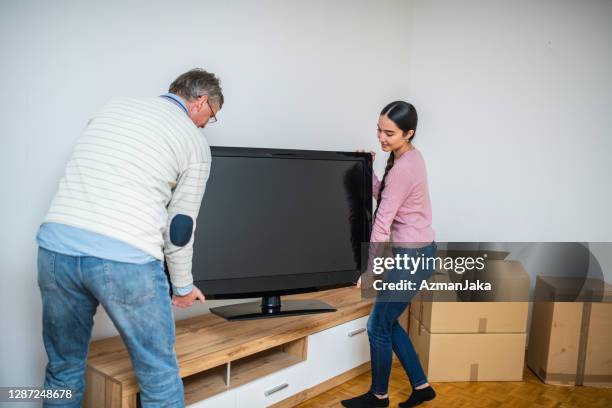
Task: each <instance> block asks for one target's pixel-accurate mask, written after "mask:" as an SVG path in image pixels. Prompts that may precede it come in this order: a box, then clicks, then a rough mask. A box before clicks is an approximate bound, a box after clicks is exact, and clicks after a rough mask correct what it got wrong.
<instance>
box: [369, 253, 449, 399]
mask: <svg viewBox="0 0 612 408" xmlns="http://www.w3.org/2000/svg"><path fill="white" fill-rule="evenodd" d="M436 249H437V246H436V244H435V242H433V243H431V244H429V245H427V246H424V247H422V248H415V249H408V248H393V255H394V256H395V255H397V254H399V255H401V256H402V257H403V256H404V254H406V255H408V256H409V257H422V256H423V257H425V258H427V257H435V256H436ZM432 274H433V268H422V267H421V268H418V269H417V270H416V271H415V273H414V274H410V271H407V270H398V269H391V270H389V271H387V272H386V273H385V276H384V278H383V281H384V282H400V281H401V280H402V279H406V280H411V281H413V282H415V283H416V289H415V290H405V291H402V293H393V294H391V293H389V292H381V291H379V292H378V293H377V297H376V301H375V303H374V306H373V307H372V311H371V313H370V317H369V319H368V325H367V328H368V337H369V340H370V358H371V365H372V386H371V388H370V391H371V392H372V393H375V394H378V395H383V394H386V393H387V390H388V387H389V376H390V375H391V363H392V357H393V352H394V353H395V355H396V356H397V358H398V359H399V361H400V362H401V364H402V366H403V367H404V370H406V374H407V375H408V379H409V380H410V384H411V385H412V388H413V389H414V388H415V387H418V386H420V385H423V384H425V383H427V377H426V376H425V373H424V372H423V368H422V367H421V363H420V362H419V359H418V357H417V354H416V351H415V350H414V346H413V345H412V342H411V341H410V338H409V337H408V334H407V333H406V331H405V330H404V328H403V327H402V326H400V324H399V322H398V320H397V319H398V317H399V316H400V315H401V314H402V313H403V312H404V310H405V309H406V307H407V306H408V304H409V303H410V301H411V300H412V298H413V297H414V296H415V295H416V293H417V292H418V288H419V286H420V284H421V281H422V280H427V279H429V278H430V277H431V275H432Z"/></svg>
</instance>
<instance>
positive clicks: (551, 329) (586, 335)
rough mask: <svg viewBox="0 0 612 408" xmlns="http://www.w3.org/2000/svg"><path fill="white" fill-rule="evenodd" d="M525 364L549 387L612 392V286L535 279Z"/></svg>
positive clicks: (566, 279)
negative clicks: (585, 387) (587, 387)
mask: <svg viewBox="0 0 612 408" xmlns="http://www.w3.org/2000/svg"><path fill="white" fill-rule="evenodd" d="M580 300H583V301H580ZM527 365H528V367H529V368H531V370H533V372H534V373H535V374H536V375H537V376H538V377H540V378H541V379H542V381H544V382H545V383H547V384H555V385H591V386H604V387H612V285H610V284H608V283H605V282H603V281H602V280H598V279H577V278H569V277H542V276H538V277H537V279H536V289H535V295H534V303H533V312H532V318H531V331H530V334H529V347H528V349H527Z"/></svg>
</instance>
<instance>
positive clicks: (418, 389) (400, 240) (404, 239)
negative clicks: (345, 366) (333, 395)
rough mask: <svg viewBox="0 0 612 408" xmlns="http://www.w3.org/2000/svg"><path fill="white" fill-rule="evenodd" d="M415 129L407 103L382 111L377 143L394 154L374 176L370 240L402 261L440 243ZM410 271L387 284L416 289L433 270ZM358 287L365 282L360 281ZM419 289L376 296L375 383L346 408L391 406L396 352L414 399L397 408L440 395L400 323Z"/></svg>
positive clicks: (430, 253)
mask: <svg viewBox="0 0 612 408" xmlns="http://www.w3.org/2000/svg"><path fill="white" fill-rule="evenodd" d="M416 127H417V112H416V109H415V108H414V106H412V105H411V104H409V103H407V102H402V101H396V102H391V103H390V104H388V105H387V106H385V108H384V109H383V110H382V111H381V113H380V117H379V119H378V140H379V142H380V145H381V148H382V150H383V151H385V152H390V155H389V159H388V161H387V166H386V168H385V173H384V176H383V178H382V180H381V181H380V182H379V181H378V179H377V178H376V176H375V175H374V176H373V194H374V197H375V198H376V200H377V206H376V211H375V216H374V225H373V228H372V236H371V238H370V241H371V242H372V245H373V246H375V245H377V243H384V242H386V241H391V242H392V248H393V255H394V256H396V255H398V254H399V255H400V256H401V257H404V255H407V256H408V257H422V258H428V257H435V255H436V244H435V242H434V231H433V229H432V227H431V204H430V200H429V190H428V187H427V173H426V169H425V161H424V159H423V156H422V155H421V153H420V152H419V151H418V150H417V149H416V148H415V147H414V146H413V145H412V141H413V139H414V133H415V131H416ZM372 155H373V156H374V154H372ZM378 245H379V246H380V245H381V244H378ZM421 265H423V264H421ZM423 266H428V265H423ZM411 272H412V271H409V270H405V269H392V270H389V271H387V272H386V273H385V275H384V278H383V281H384V282H400V281H401V280H402V279H406V280H410V281H413V282H415V286H416V288H418V287H419V286H420V282H421V280H423V279H425V280H426V279H429V277H430V276H431V274H432V273H433V269H431V268H427V267H421V268H417V270H415V271H414V273H411ZM360 284H361V280H360V282H358V285H359V286H360ZM417 291H418V289H417V290H414V291H408V290H406V291H402V293H401V294H399V295H398V294H392V295H390V294H389V293H384V294H383V293H382V292H378V293H377V297H376V302H375V303H374V306H373V307H372V311H371V313H370V317H369V319H368V326H367V327H368V337H369V341H370V356H371V365H372V385H371V387H370V390H369V391H368V392H367V393H365V394H363V395H360V396H358V397H355V398H352V399H348V400H344V401H342V405H344V406H345V407H350V408H360V407H387V406H389V398H388V394H387V388H388V385H389V376H390V374H391V362H392V356H393V352H395V354H396V355H397V357H398V359H399V360H400V362H401V363H402V366H403V367H404V369H405V370H406V373H407V375H408V378H409V380H410V383H411V385H412V394H411V395H410V398H408V400H406V401H404V402H402V403H400V404H399V406H400V407H402V408H404V407H413V406H416V405H419V404H421V403H422V402H425V401H429V400H432V399H433V398H435V396H436V393H435V392H434V390H433V388H432V387H431V386H430V385H429V383H428V382H427V378H426V377H425V374H424V372H423V368H422V367H421V364H420V363H419V360H418V358H417V355H416V352H415V350H414V347H413V346H412V342H411V341H410V338H409V337H408V335H407V334H406V331H405V330H404V329H403V328H402V327H401V326H400V325H399V323H398V320H397V319H398V317H399V316H400V315H401V314H402V313H403V312H404V310H405V309H406V307H407V306H408V304H409V303H410V300H411V299H412V298H413V297H414V295H415V294H416V292H417ZM386 292H389V291H386Z"/></svg>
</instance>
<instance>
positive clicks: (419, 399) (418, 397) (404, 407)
mask: <svg viewBox="0 0 612 408" xmlns="http://www.w3.org/2000/svg"><path fill="white" fill-rule="evenodd" d="M434 398H436V392H435V391H434V389H433V388H431V386H429V387H426V388H422V389H420V390H416V389H415V390H412V394H410V398H408V399H407V400H406V401H404V402H400V404H399V407H400V408H408V407H416V406H417V405H419V404H422V403H423V402H425V401H431V400H432V399H434Z"/></svg>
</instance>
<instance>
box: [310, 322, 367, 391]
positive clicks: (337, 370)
mask: <svg viewBox="0 0 612 408" xmlns="http://www.w3.org/2000/svg"><path fill="white" fill-rule="evenodd" d="M367 322H368V316H363V317H360V318H359V319H356V320H351V321H350V322H346V323H343V324H341V325H338V326H335V327H332V328H330V329H327V330H324V331H321V332H318V333H315V334H313V335H311V336H309V337H308V361H309V367H308V368H309V371H310V372H311V373H312V374H313V375H315V376H317V378H316V383H320V382H322V381H325V380H327V379H329V378H331V377H335V376H336V375H339V374H342V373H344V372H345V371H348V370H350V369H352V368H354V367H357V366H358V365H361V364H363V363H365V362H367V361H369V360H370V345H369V342H368V333H367V331H366V325H367Z"/></svg>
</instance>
